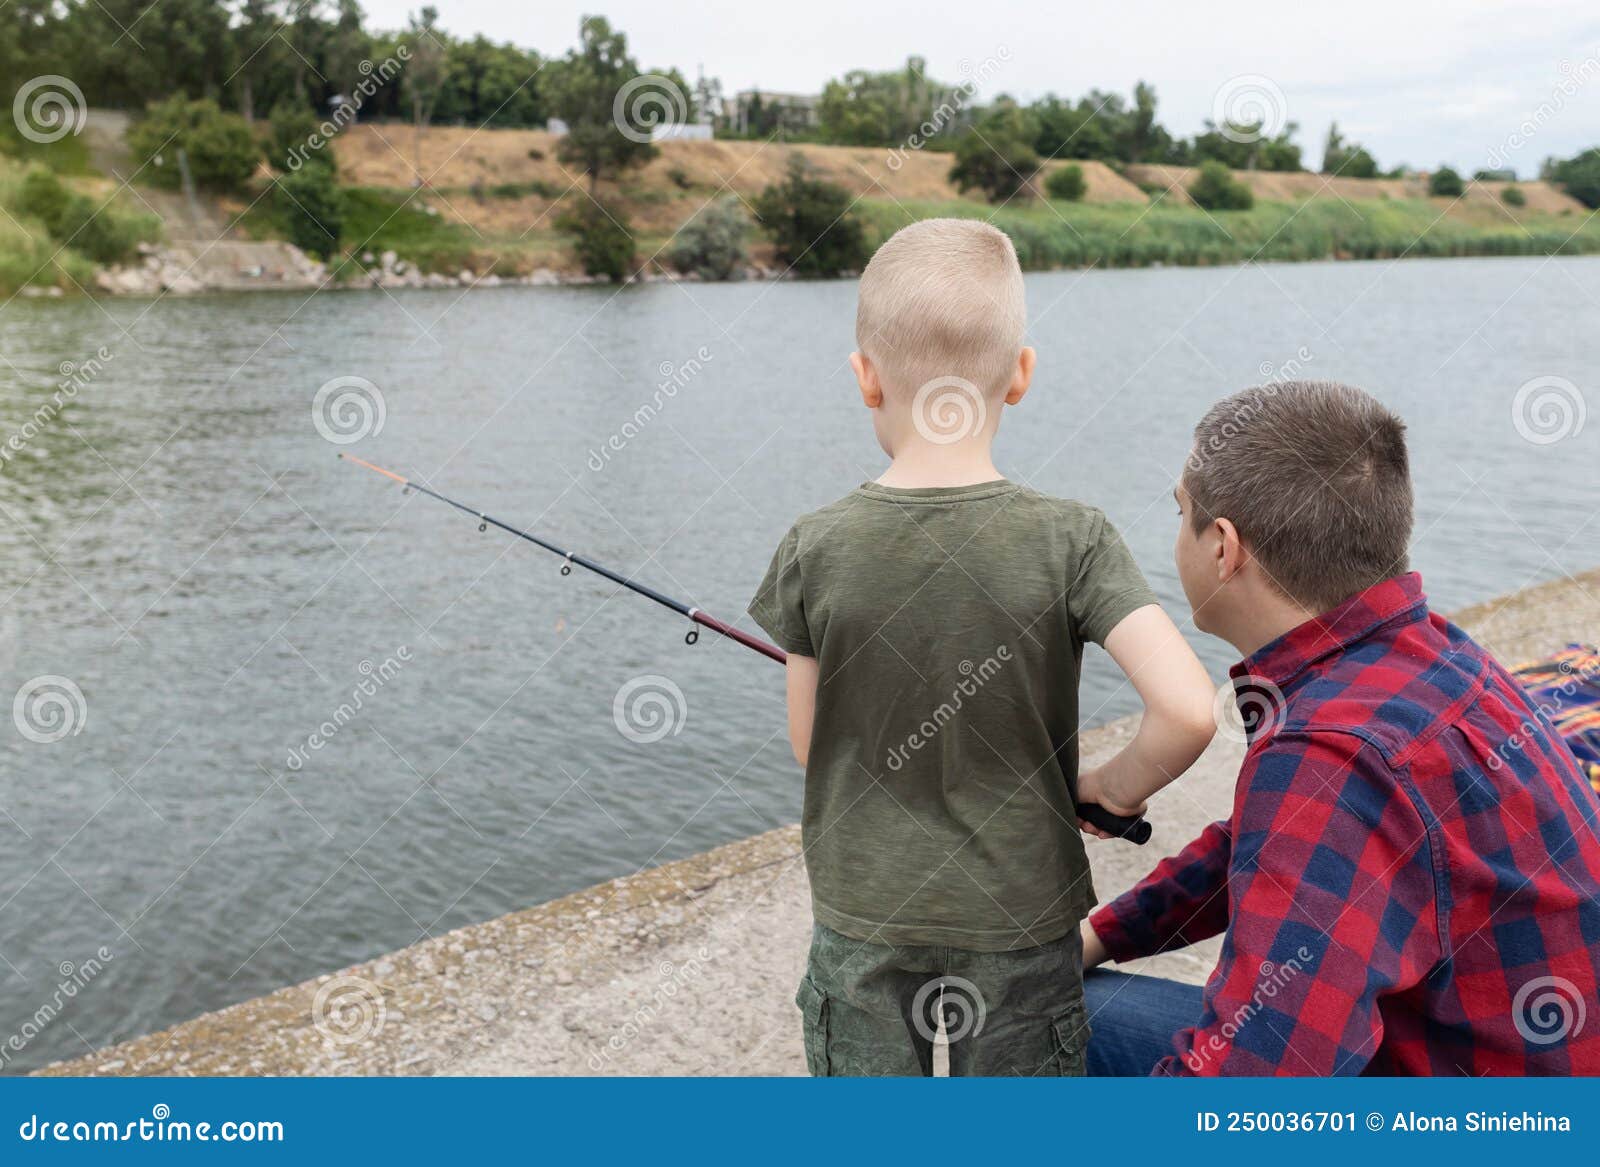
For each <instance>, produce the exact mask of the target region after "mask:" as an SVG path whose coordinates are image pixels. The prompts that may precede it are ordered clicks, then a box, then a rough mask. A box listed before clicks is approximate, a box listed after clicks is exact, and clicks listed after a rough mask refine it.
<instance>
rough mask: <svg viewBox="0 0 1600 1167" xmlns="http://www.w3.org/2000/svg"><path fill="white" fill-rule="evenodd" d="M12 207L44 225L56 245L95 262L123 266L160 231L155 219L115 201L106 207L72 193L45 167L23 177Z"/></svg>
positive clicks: (30, 171) (31, 171)
mask: <svg viewBox="0 0 1600 1167" xmlns="http://www.w3.org/2000/svg"><path fill="white" fill-rule="evenodd" d="M13 205H14V207H15V209H16V210H17V211H19V212H21V213H22V214H23V215H26V216H29V217H31V218H34V219H37V220H38V221H39V222H40V223H41V224H43V225H44V229H45V230H46V231H47V232H48V233H49V235H50V238H52V239H54V240H55V241H56V242H57V243H59V244H62V245H64V246H66V247H70V248H71V249H73V250H74V251H77V252H80V253H81V254H83V255H84V256H86V257H87V258H89V259H92V260H94V261H95V262H96V263H120V262H121V261H122V260H124V259H126V258H128V256H130V255H132V254H133V252H134V250H135V249H136V248H137V247H138V245H139V244H140V242H142V241H143V240H146V239H154V238H155V237H156V236H157V235H158V234H159V231H160V223H159V222H158V221H157V220H156V218H155V217H154V216H153V215H144V214H131V213H129V212H127V211H124V210H122V209H121V208H120V207H118V206H116V205H115V204H112V203H107V204H105V205H104V206H102V205H101V204H100V203H98V202H96V201H95V200H94V199H91V198H88V197H86V196H84V195H80V194H75V193H73V192H72V191H71V190H70V189H68V187H67V186H66V185H65V184H64V183H62V181H61V180H60V179H59V178H57V177H56V176H55V175H54V174H53V173H51V172H50V171H49V170H46V169H45V168H44V167H42V166H31V167H29V168H28V170H27V172H26V173H25V174H24V175H23V176H22V182H21V183H20V184H19V185H18V188H17V194H16V197H15V200H14V204H13Z"/></svg>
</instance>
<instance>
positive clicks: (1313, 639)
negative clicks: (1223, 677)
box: [1228, 571, 1428, 686]
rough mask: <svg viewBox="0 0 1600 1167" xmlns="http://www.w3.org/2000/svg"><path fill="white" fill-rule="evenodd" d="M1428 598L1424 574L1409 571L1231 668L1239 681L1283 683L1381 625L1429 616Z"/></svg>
mask: <svg viewBox="0 0 1600 1167" xmlns="http://www.w3.org/2000/svg"><path fill="white" fill-rule="evenodd" d="M1427 611H1428V597H1427V596H1426V595H1424V594H1423V591H1422V577H1421V576H1420V575H1418V574H1417V573H1416V572H1414V571H1413V572H1407V573H1406V574H1405V575H1397V576H1395V577H1393V578H1392V579H1386V580H1384V581H1383V582H1382V583H1377V584H1373V585H1372V586H1371V587H1370V588H1367V589H1366V590H1365V591H1361V592H1357V593H1356V594H1355V595H1353V596H1351V597H1350V598H1349V599H1348V600H1345V601H1344V602H1343V603H1342V604H1340V605H1338V606H1337V607H1335V608H1330V609H1329V610H1328V611H1326V612H1323V613H1322V614H1321V615H1319V616H1313V617H1312V618H1311V619H1309V620H1307V621H1306V622H1305V623H1304V624H1301V625H1299V626H1297V627H1295V628H1291V629H1290V630H1289V631H1288V632H1285V633H1284V634H1283V635H1282V636H1280V637H1278V639H1276V640H1274V641H1271V642H1270V643H1268V644H1266V645H1264V646H1263V647H1261V648H1259V649H1257V650H1256V651H1255V652H1254V653H1252V654H1251V655H1250V656H1248V657H1246V658H1245V659H1244V660H1242V661H1240V662H1239V663H1238V664H1236V665H1234V666H1233V667H1232V668H1231V669H1229V670H1228V675H1229V676H1231V677H1232V678H1233V679H1234V680H1235V681H1240V680H1244V679H1246V678H1249V679H1251V680H1256V681H1268V682H1270V683H1272V684H1274V685H1278V686H1282V685H1286V684H1288V683H1289V681H1291V680H1292V679H1293V678H1294V677H1295V676H1296V675H1297V674H1299V673H1300V672H1301V671H1302V670H1304V669H1305V668H1307V667H1308V666H1309V665H1312V664H1314V663H1316V662H1317V661H1319V660H1321V659H1323V658H1324V657H1326V656H1330V655H1331V654H1333V653H1335V652H1338V651H1340V650H1341V649H1344V648H1348V647H1350V646H1351V645H1353V644H1355V643H1356V642H1357V641H1359V640H1363V639H1365V638H1366V637H1367V636H1369V635H1371V634H1372V632H1373V631H1374V630H1375V629H1377V628H1378V627H1379V626H1380V625H1382V624H1386V623H1388V622H1389V621H1391V620H1397V619H1402V618H1403V620H1404V622H1405V623H1411V622H1412V621H1416V620H1421V619H1425V618H1426V616H1427Z"/></svg>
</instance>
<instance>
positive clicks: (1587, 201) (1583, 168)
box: [1547, 146, 1600, 207]
mask: <svg viewBox="0 0 1600 1167" xmlns="http://www.w3.org/2000/svg"><path fill="white" fill-rule="evenodd" d="M1547 170H1548V175H1549V178H1550V180H1551V181H1553V182H1556V183H1558V184H1560V186H1561V188H1562V189H1563V190H1565V191H1566V192H1567V193H1568V194H1569V195H1571V196H1572V197H1573V198H1575V199H1577V200H1578V201H1579V202H1580V203H1582V204H1583V205H1584V206H1586V207H1600V146H1591V147H1590V148H1589V149H1587V150H1585V151H1584V152H1583V153H1582V154H1579V155H1577V156H1576V157H1574V158H1569V159H1567V160H1566V161H1565V162H1556V163H1553V164H1551V165H1550V166H1549V167H1548V168H1547Z"/></svg>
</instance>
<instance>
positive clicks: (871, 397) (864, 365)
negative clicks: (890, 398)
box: [850, 352, 883, 409]
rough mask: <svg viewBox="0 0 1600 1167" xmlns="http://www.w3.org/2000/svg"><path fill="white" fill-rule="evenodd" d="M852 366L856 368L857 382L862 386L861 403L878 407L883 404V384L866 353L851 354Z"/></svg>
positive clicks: (870, 406)
mask: <svg viewBox="0 0 1600 1167" xmlns="http://www.w3.org/2000/svg"><path fill="white" fill-rule="evenodd" d="M850 367H851V368H852V369H854V370H855V373H856V384H857V385H859V386H861V404H862V405H865V406H866V407H867V408H868V409H877V408H878V407H879V406H880V405H882V404H883V385H882V383H880V382H879V380H878V370H877V368H876V366H874V365H873V363H872V358H871V357H869V356H867V354H866V353H860V352H855V353H851V354H850Z"/></svg>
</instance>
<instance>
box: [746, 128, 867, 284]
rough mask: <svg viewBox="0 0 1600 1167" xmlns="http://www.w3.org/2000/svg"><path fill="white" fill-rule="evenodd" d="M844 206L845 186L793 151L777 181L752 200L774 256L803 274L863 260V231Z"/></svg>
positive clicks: (842, 268) (829, 272) (845, 268)
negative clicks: (821, 174)
mask: <svg viewBox="0 0 1600 1167" xmlns="http://www.w3.org/2000/svg"><path fill="white" fill-rule="evenodd" d="M850 206H851V199H850V192H849V191H847V190H845V189H844V187H842V186H839V185H838V184H837V183H832V182H828V181H826V180H824V179H820V178H818V177H816V176H815V175H813V174H812V173H811V167H810V166H809V165H808V164H807V162H806V160H805V159H804V158H802V157H801V156H800V155H798V154H794V155H791V156H790V158H789V166H788V173H787V174H786V176H785V177H784V179H783V181H781V182H775V183H773V184H772V185H771V186H769V187H767V188H766V189H765V190H763V191H762V192H761V194H760V195H759V196H757V198H756V200H755V211H756V217H757V218H758V219H759V220H760V221H761V226H762V228H763V229H764V230H765V231H766V232H767V233H768V234H769V235H770V236H771V237H772V241H773V243H774V244H775V245H776V248H777V252H778V258H779V259H781V260H782V261H783V262H784V264H786V265H787V266H788V267H789V269H790V270H791V271H794V272H796V273H798V274H800V275H805V276H836V275H841V274H843V273H845V272H851V271H860V270H861V268H863V267H864V266H866V262H867V244H866V237H865V235H864V233H863V232H862V230H861V224H860V223H859V222H858V221H857V220H856V218H855V216H854V215H852V214H851V213H850Z"/></svg>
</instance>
